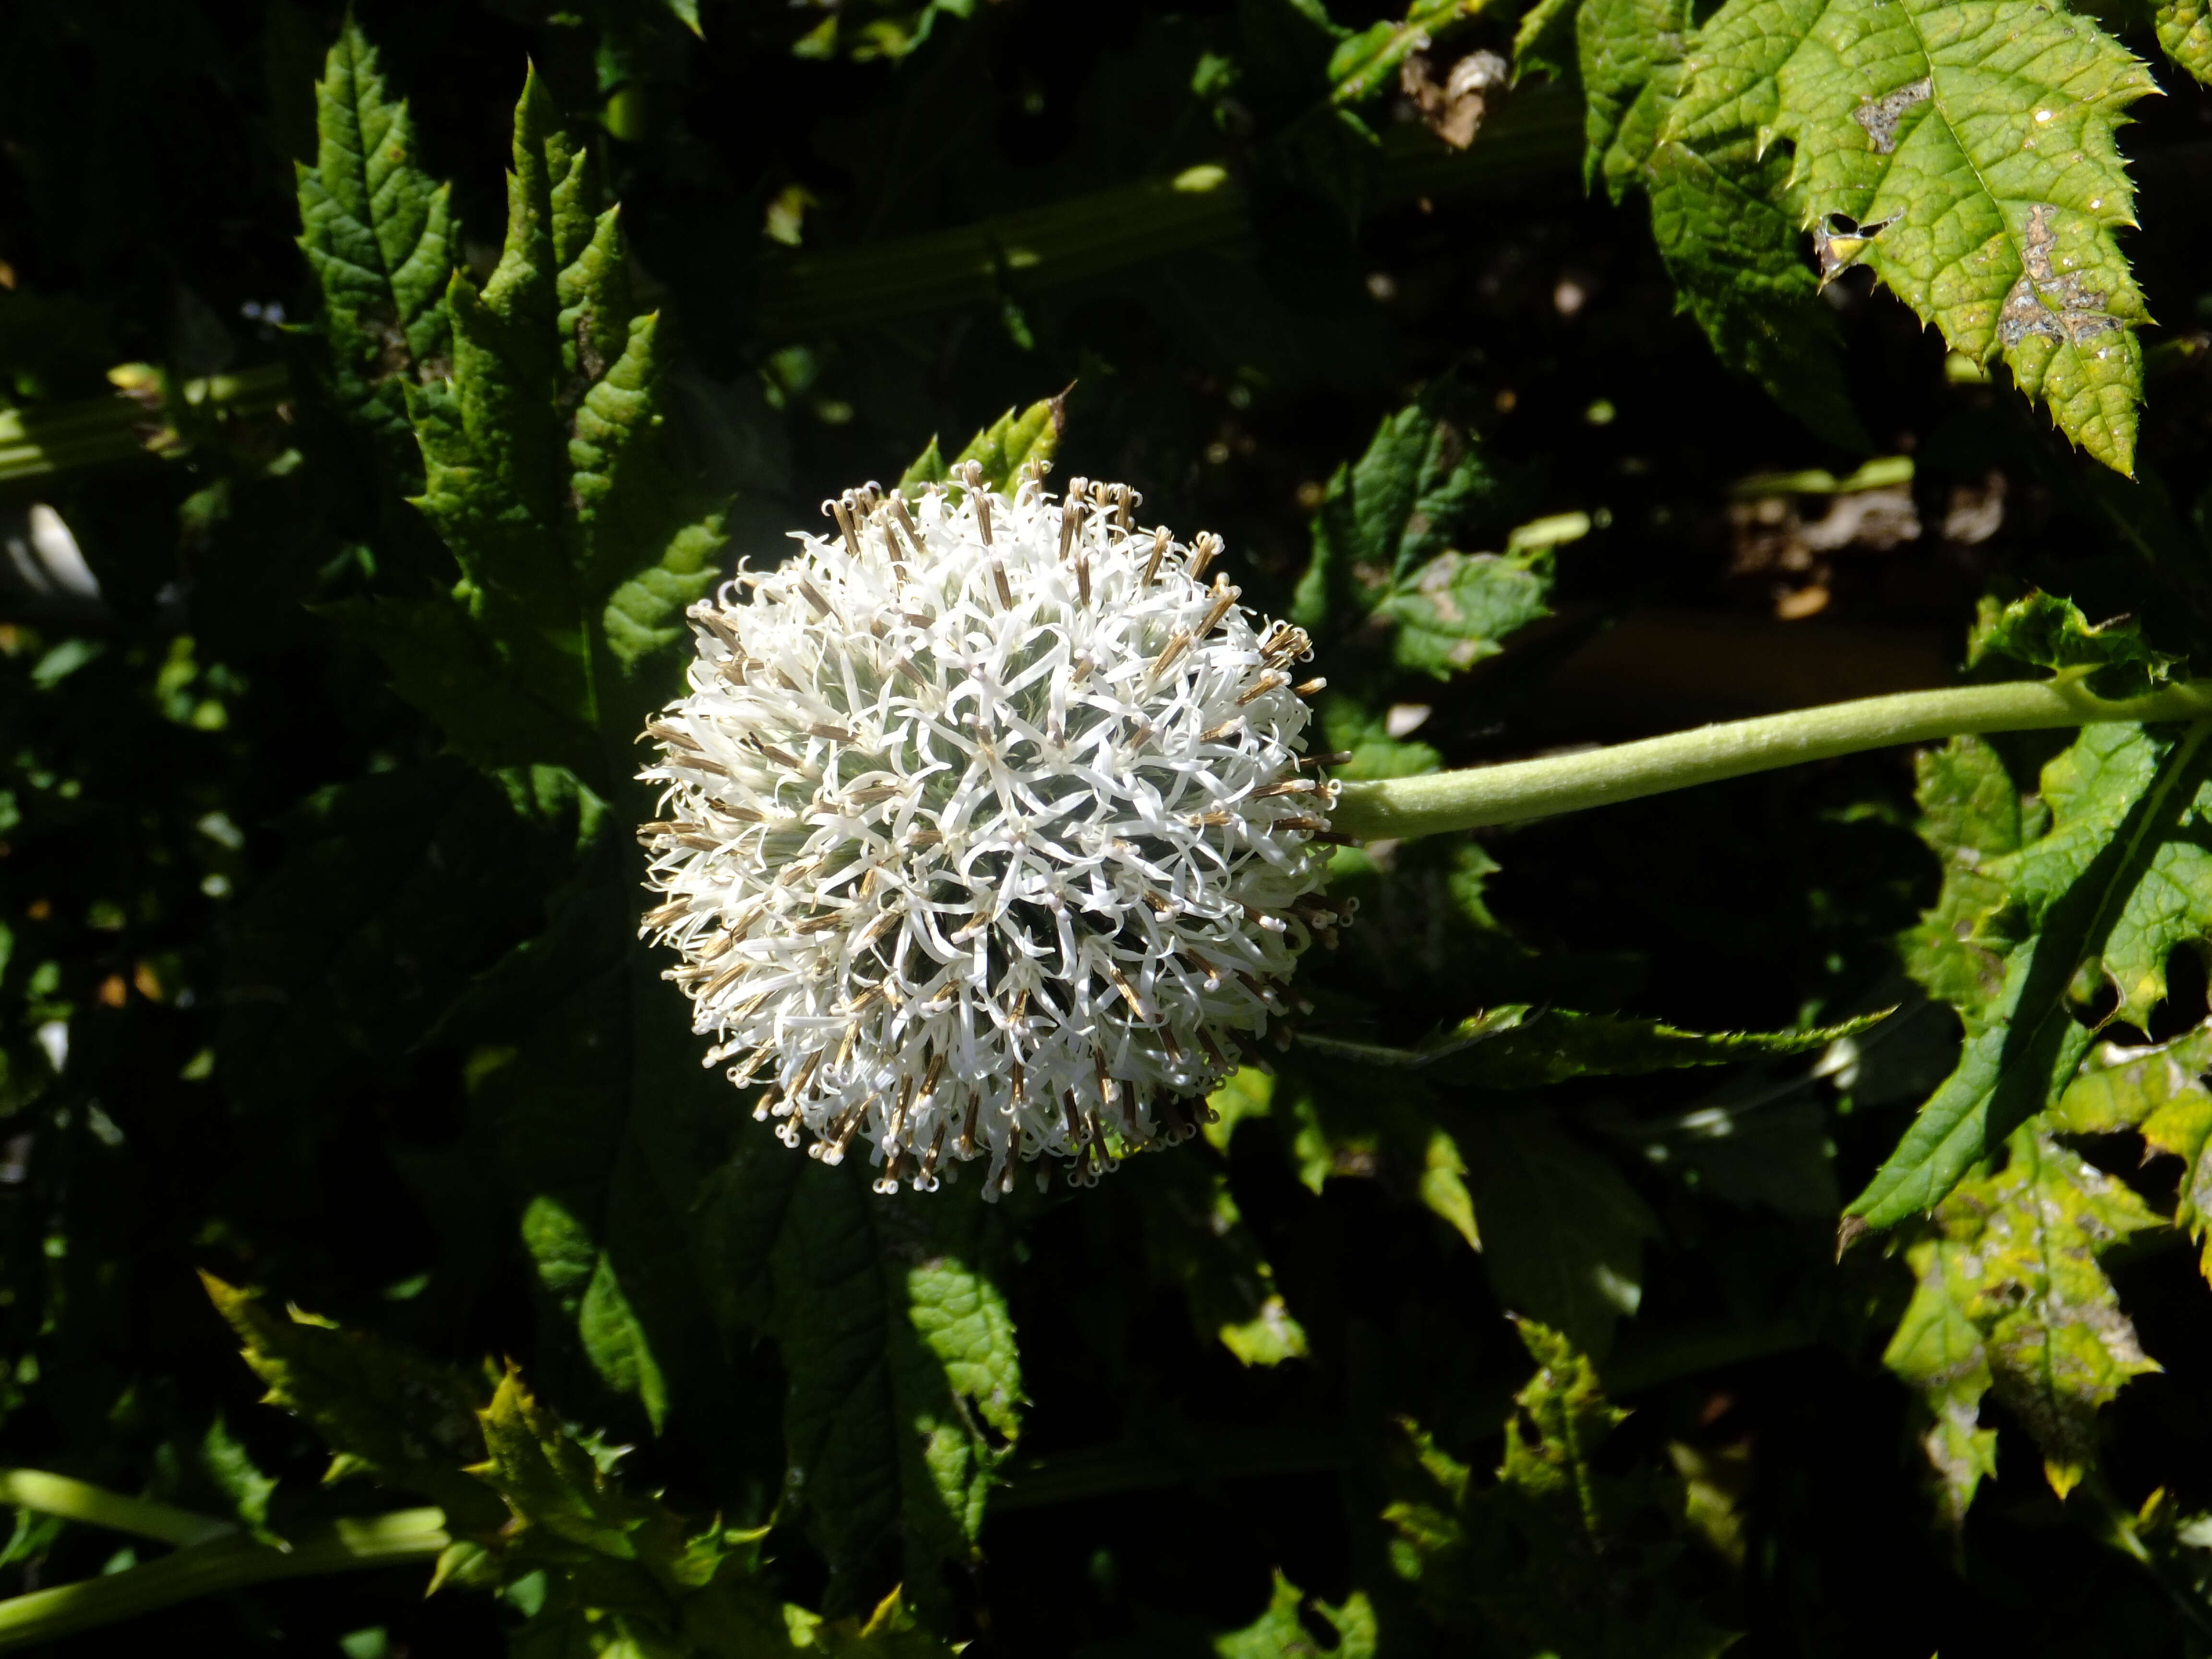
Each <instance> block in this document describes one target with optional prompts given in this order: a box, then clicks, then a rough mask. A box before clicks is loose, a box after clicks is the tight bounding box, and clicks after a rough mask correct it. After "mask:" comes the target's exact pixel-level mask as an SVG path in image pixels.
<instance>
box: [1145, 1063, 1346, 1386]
mask: <svg viewBox="0 0 2212 1659" xmlns="http://www.w3.org/2000/svg"><path fill="white" fill-rule="evenodd" d="M1217 1098H1218V1093H1217ZM1122 1184H1123V1186H1124V1188H1127V1190H1129V1191H1131V1192H1132V1193H1133V1194H1134V1196H1135V1198H1136V1200H1137V1206H1138V1210H1139V1214H1140V1215H1141V1216H1142V1217H1143V1226H1144V1237H1145V1251H1146V1255H1147V1256H1148V1257H1149V1258H1150V1260H1151V1262H1152V1271H1153V1273H1155V1274H1156V1275H1157V1276H1158V1278H1159V1279H1162V1280H1164V1282H1166V1283H1169V1284H1171V1285H1176V1286H1177V1287H1179V1288H1180V1289H1181V1290H1182V1294H1183V1299H1184V1301H1185V1303H1186V1304H1188V1307H1189V1309H1190V1317H1191V1323H1192V1325H1193V1326H1194V1328H1196V1330H1197V1333H1198V1335H1199V1337H1200V1340H1202V1341H1207V1342H1213V1341H1218V1342H1219V1343H1220V1344H1221V1345H1222V1346H1224V1347H1225V1348H1227V1349H1228V1350H1229V1352H1231V1353H1232V1354H1234V1355H1236V1356H1237V1360H1238V1362H1239V1363H1240V1364H1246V1365H1279V1364H1282V1363H1283V1362H1284V1361H1285V1360H1286V1359H1300V1358H1304V1357H1305V1354H1306V1334H1305V1330H1304V1327H1302V1326H1301V1325H1300V1324H1299V1323H1298V1322H1297V1320H1296V1319H1294V1318H1292V1317H1291V1311H1290V1309H1289V1308H1288V1307H1287V1306H1286V1305H1285V1303H1284V1301H1283V1297H1282V1292H1281V1291H1279V1290H1277V1289H1276V1288H1275V1270H1274V1269H1273V1267H1270V1266H1269V1265H1268V1263H1267V1258H1266V1257H1265V1256H1264V1255H1261V1252H1260V1247H1259V1243H1258V1242H1257V1241H1256V1240H1255V1238H1254V1237H1253V1236H1252V1234H1251V1233H1250V1232H1249V1231H1248V1230H1247V1229H1246V1227H1245V1226H1244V1218H1243V1213H1242V1212H1240V1211H1239V1210H1238V1209H1237V1200H1236V1199H1235V1198H1233V1197H1231V1194H1230V1191H1229V1180H1228V1176H1227V1175H1226V1174H1225V1172H1224V1171H1223V1170H1221V1169H1220V1167H1219V1166H1218V1165H1217V1164H1213V1163H1212V1162H1211V1161H1210V1160H1207V1159H1204V1158H1200V1156H1198V1155H1197V1154H1196V1153H1188V1154H1185V1155H1183V1156H1182V1157H1177V1158H1139V1159H1136V1160H1134V1161H1133V1163H1132V1164H1129V1165H1128V1166H1127V1168H1126V1169H1125V1170H1124V1172H1123V1176H1122Z"/></svg>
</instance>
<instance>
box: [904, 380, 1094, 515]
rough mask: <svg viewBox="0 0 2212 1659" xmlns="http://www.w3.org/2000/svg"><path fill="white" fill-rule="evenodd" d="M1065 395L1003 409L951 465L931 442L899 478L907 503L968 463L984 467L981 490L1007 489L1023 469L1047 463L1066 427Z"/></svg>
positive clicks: (942, 481) (1016, 479)
mask: <svg viewBox="0 0 2212 1659" xmlns="http://www.w3.org/2000/svg"><path fill="white" fill-rule="evenodd" d="M1066 395H1067V394H1066V393H1065V392H1062V393H1061V394H1060V396H1059V397H1057V398H1040V399H1039V400H1038V401H1037V402H1036V403H1033V404H1030V406H1029V407H1028V408H1027V409H1024V410H1012V409H1010V410H1007V411H1006V413H1005V414H1003V415H1001V416H999V418H998V419H997V420H995V421H994V422H991V424H990V425H988V426H987V427H985V428H983V429H982V430H981V432H979V433H977V434H976V435H975V436H974V437H972V438H970V439H969V441H968V443H967V447H965V448H963V449H962V450H961V452H960V453H958V454H957V455H955V456H954V457H953V458H952V459H951V461H950V462H948V461H946V460H945V455H944V452H943V451H941V450H940V449H939V448H938V447H937V440H936V439H935V438H932V439H931V440H930V441H929V447H927V448H926V449H924V450H923V451H922V452H921V454H920V455H918V456H916V457H915V462H914V465H911V466H909V467H908V468H907V470H906V471H904V472H902V473H901V474H900V475H899V488H900V489H902V490H903V491H904V492H905V493H906V495H908V498H909V499H911V498H912V497H914V496H915V495H919V494H920V493H921V489H922V486H924V485H925V484H933V483H951V482H952V481H953V478H954V473H955V471H956V470H957V469H958V468H960V467H963V466H964V465H966V464H967V463H969V461H973V462H975V465H978V466H980V467H981V468H982V469H983V484H984V487H985V488H986V489H995V490H999V491H1000V492H1002V493H1004V492H1007V491H1011V490H1012V489H1013V487H1014V485H1015V484H1016V483H1017V482H1018V481H1019V479H1020V477H1021V473H1022V469H1023V468H1024V466H1027V465H1029V464H1030V462H1031V461H1049V460H1050V459H1052V457H1053V453H1054V451H1055V450H1057V449H1058V448H1059V447H1060V434H1061V433H1062V432H1064V431H1065V430H1066V427H1067V409H1066Z"/></svg>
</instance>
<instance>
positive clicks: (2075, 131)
mask: <svg viewBox="0 0 2212 1659" xmlns="http://www.w3.org/2000/svg"><path fill="white" fill-rule="evenodd" d="M2155 90H2157V88H2156V85H2155V83H2154V82H2153V81H2152V80H2151V78H2150V74H2149V71H2148V70H2147V69H2146V68H2145V67H2144V66H2143V64H2142V63H2141V62H2140V61H2139V60H2138V59H2137V58H2135V57H2134V56H2133V54H2131V53H2130V52H2127V51H2126V50H2125V49H2124V47H2122V46H2120V45H2119V44H2118V42H2117V41H2115V40H2112V38H2111V37H2110V36H2108V35H2107V34H2106V33H2104V32H2103V31H2102V30H2101V29H2100V28H2099V27H2097V26H2096V25H2095V24H2094V23H2093V22H2091V21H2089V20H2088V19H2087V18H2085V17H2075V16H2072V15H2069V14H2068V13H2066V12H2064V11H2062V10H2058V9H2053V8H2051V7H2049V6H2045V5H2041V4H2039V3H2036V0H1996V3H1976V4H1969V3H1961V0H1728V3H1727V4H1725V5H1723V7H1722V8H1721V9H1720V10H1719V11H1718V12H1717V13H1716V14H1714V15H1713V16H1712V18H1711V20H1710V21H1708V22H1707V23H1706V25H1705V27H1704V29H1703V30H1702V31H1700V33H1699V39H1698V41H1697V45H1696V46H1695V48H1694V50H1693V51H1692V52H1691V54H1690V56H1689V58H1688V61H1687V64H1686V69H1685V89H1684V96H1683V100H1682V104H1681V106H1680V107H1679V108H1678V109H1677V111H1676V112H1675V115H1674V130H1675V131H1688V130H1691V129H1692V128H1694V127H1695V126H1696V125H1698V124H1699V123H1700V122H1707V121H1713V120H1725V121H1729V122H1731V123H1732V124H1737V125H1753V126H1754V127H1755V128H1756V129H1757V131H1759V135H1760V141H1761V143H1762V145H1764V143H1765V142H1766V141H1767V140H1768V139H1769V138H1778V139H1784V140H1787V141H1789V142H1790V143H1791V144H1792V145H1794V146H1795V150H1796V155H1795V161H1794V165H1793V167H1792V169H1791V173H1790V190H1791V191H1792V195H1793V199H1794V200H1795V201H1796V204H1797V209H1798V213H1799V216H1800V221H1801V222H1802V223H1804V224H1806V225H1808V226H1811V227H1813V228H1814V245H1815V250H1816V252H1818V254H1819V255H1820V263H1821V265H1822V267H1823V270H1824V271H1826V272H1831V273H1832V271H1834V270H1839V269H1841V268H1842V267H1843V266H1844V265H1845V264H1854V263H1856V264H1865V265H1867V266H1868V267H1869V268H1870V269H1871V270H1873V271H1874V272H1875V275H1876V276H1879V277H1880V278H1881V281H1882V282H1883V283H1886V284H1887V285H1888V286H1889V287H1890V288H1891V289H1893V291H1895V292H1896V294H1897V295H1899V298H1901V299H1903V300H1904V301H1905V303H1906V304H1907V305H1909V306H1911V307H1912V308H1913V310H1914V311H1915V312H1916V313H1918V314H1919V315H1920V317H1921V318H1922V319H1923V320H1925V321H1928V322H1931V323H1934V324H1935V325H1937V326H1938V327H1939V328H1940V329H1941V330H1942V333H1943V337H1944V338H1945V339H1946V340H1948V342H1949V343H1950V344H1951V346H1952V349H1954V350H1956V351H1959V352H1960V353H1962V354H1963V355H1965V356H1968V357H1971V358H1972V359H1974V360H1976V361H1978V362H1985V361H1988V360H1989V359H1991V358H1994V357H1997V356H2002V358H2003V359H2004V360H2005V362H2006V363H2007V365H2008V367H2009V368H2011V370H2012V374H2013V378H2014V380H2015V381H2016V382H2018V384H2019V385H2020V386H2021V389H2022V390H2024V391H2025V392H2027V393H2028V394H2029V395H2030V396H2031V397H2037V398H2041V399H2042V400H2043V401H2044V403H2045V404H2047V405H2048V406H2049V408H2050V410H2051V415H2052V417H2053V418H2054V419H2055V420H2056V421H2057V423H2058V426H2059V428H2061V429H2062V430H2063V431H2064V432H2065V433H2066V434H2067V435H2068V436H2069V437H2070V438H2072V439H2073V440H2074V441H2075V442H2077V443H2079V444H2081V446H2082V447H2084V448H2086V449H2087V450H2088V451H2089V453H2091V454H2093V455H2094V456H2095V457H2096V458H2097V459H2100V460H2101V461H2103V462H2105V463H2106V465H2109V466H2111V467H2112V468H2114V469H2115V470H2117V471H2121V472H2131V471H2133V470H2134V466H2135V441H2136V405H2137V404H2138V403H2139V402H2140V400H2141V398H2142V348H2141V346H2140V345H2139V344H2138V343H2137V342H2136V336H2135V332H2134V330H2135V328H2136V325H2139V324H2142V323H2145V322H2148V320H2149V313H2148V312H2147V311H2146V310H2145V309H2144V307H2143V301H2142V294H2141V292H2140V291H2139V290H2138V289H2137V288H2136V283H2135V278H2134V276H2132V275H2131V274H2130V271H2129V270H2128V266H2127V262H2126V260H2125V259H2124V258H2123V257H2122V255H2121V253H2120V251H2119V246H2118V243H2117V242H2116V241H2115V240H2114V233H2115V232H2116V231H2118V229H2119V228H2122V227H2124V226H2126V225H2129V224H2130V223H2132V222H2133V212H2134V199H2135V198H2134V187H2133V186H2132V185H2130V183H2129V180H2128V176H2127V173H2126V170H2125V168H2124V166H2123V164H2122V162H2121V161H2120V156H2119V152H2118V148H2117V147H2116V144H2115V142H2114V134H2115V132H2116V131H2117V129H2118V126H2119V125H2120V123H2121V122H2122V120H2123V119H2124V112H2125V111H2126V109H2127V106H2129V105H2130V104H2131V103H2133V102H2134V101H2135V100H2136V99H2138V98H2141V97H2143V96H2145V95H2147V94H2150V93H2152V92H2154V91H2155Z"/></svg>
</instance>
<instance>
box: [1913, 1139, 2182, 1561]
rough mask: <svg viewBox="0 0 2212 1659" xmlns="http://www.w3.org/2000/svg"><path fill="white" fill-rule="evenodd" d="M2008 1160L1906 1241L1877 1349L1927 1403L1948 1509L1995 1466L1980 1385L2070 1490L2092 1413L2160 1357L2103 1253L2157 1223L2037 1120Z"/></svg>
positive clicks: (2084, 1466) (2056, 1481)
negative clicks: (1895, 1301) (1906, 1280)
mask: <svg viewBox="0 0 2212 1659" xmlns="http://www.w3.org/2000/svg"><path fill="white" fill-rule="evenodd" d="M2158 1221H2159V1218H2158V1217H2157V1216H2155V1215H2154V1214H2153V1213H2152V1212H2151V1211H2150V1210H2149V1208H2148V1206H2146V1205H2145V1204H2144V1203H2143V1201H2142V1200H2141V1199H2139V1198H2137V1197H2136V1195H2135V1194H2134V1193H2133V1192H2132V1191H2130V1189H2129V1188H2127V1187H2125V1186H2124V1185H2123V1184H2122V1183H2120V1182H2118V1181H2115V1180H2114V1179H2112V1176H2108V1175H2106V1174H2105V1173H2103V1172H2102V1171H2101V1170H2097V1169H2094V1168H2093V1167H2092V1166H2091V1165H2090V1164H2087V1162H2085V1161H2084V1160H2083V1159H2082V1158H2081V1156H2080V1155H2079V1154H2078V1153H2075V1152H2069V1150H2068V1149H2066V1148H2065V1147H2063V1146H2060V1145H2059V1144H2058V1143H2057V1141H2055V1140H2053V1139H2051V1138H2050V1136H2049V1135H2048V1134H2046V1133H2043V1132H2042V1131H2041V1130H2040V1129H2039V1128H2037V1127H2029V1128H2025V1129H2022V1130H2021V1132H2020V1133H2017V1134H2015V1136H2014V1137H2013V1138H2012V1140H2011V1142H2010V1144H2009V1147H2008V1160H2007V1162H2006V1164H2005V1167H2004V1168H2003V1169H2002V1170H2000V1171H1999V1172H1997V1173H1996V1174H1995V1175H1992V1176H1980V1177H1978V1178H1976V1179H1974V1180H1972V1181H1968V1182H1963V1183H1961V1184H1960V1187H1959V1188H1958V1189H1957V1190H1956V1191H1955V1192H1954V1193H1953V1194H1951V1196H1950V1197H1948V1199H1946V1200H1944V1201H1943V1202H1942V1205H1941V1206H1938V1207H1937V1209H1936V1214H1935V1218H1934V1224H1933V1226H1932V1228H1931V1230H1930V1236H1929V1237H1926V1238H1923V1239H1922V1240H1921V1241H1920V1242H1919V1243H1916V1244H1914V1245H1913V1246H1912V1247H1911V1249H1910V1250H1909V1251H1908V1252H1907V1253H1906V1260H1907V1261H1909V1262H1910V1263H1911V1267H1912V1270H1913V1274H1914V1277H1915V1279H1916V1280H1917V1284H1916V1285H1915V1287H1914V1291H1913V1296H1912V1301H1911V1304H1910V1305H1909V1306H1908V1307H1907V1309H1906V1310H1905V1318H1904V1320H1903V1321H1902V1322H1900V1323H1899V1326H1898V1328H1897V1332H1896V1334H1895V1335H1894V1336H1893V1337H1892V1338H1891V1340H1890V1344H1889V1347H1888V1349H1887V1352H1885V1353H1884V1354H1883V1356H1882V1360H1883V1363H1884V1364H1887V1366H1888V1367H1889V1368H1890V1370H1893V1371H1894V1372H1896V1373H1897V1374H1898V1375H1899V1376H1902V1377H1903V1378H1905V1381H1906V1382H1908V1383H1911V1384H1912V1385H1913V1386H1914V1387H1915V1388H1916V1389H1918V1390H1919V1391H1920V1393H1921V1395H1922V1398H1923V1401H1925V1402H1926V1404H1927V1406H1928V1407H1929V1411H1930V1412H1931V1413H1932V1414H1933V1415H1934V1418H1935V1425H1934V1427H1933V1428H1932V1429H1931V1430H1930V1431H1929V1433H1928V1436H1927V1437H1926V1440H1925V1445H1926V1447H1927V1449H1928V1454H1929V1460H1930V1461H1931V1462H1933V1463H1934V1464H1935V1465H1936V1470H1937V1473H1938V1474H1939V1476H1940V1478H1941V1482H1942V1490H1943V1494H1944V1499H1945V1505H1946V1508H1947V1510H1948V1512H1949V1514H1950V1516H1951V1517H1952V1519H1953V1521H1954V1522H1956V1521H1958V1520H1959V1519H1960V1518H1962V1517H1963V1516H1965V1514H1966V1508H1967V1506H1968V1505H1969V1504H1971V1503H1972V1501H1973V1496H1974V1489H1975V1486H1977V1484H1978V1482H1979V1481H1980V1480H1981V1478H1982V1477H1983V1476H1984V1475H1985V1474H1991V1473H1993V1472H1994V1471H1995V1469H1996V1447H1995V1437H1994V1436H1993V1434H1992V1433H1991V1432H1990V1431H1988V1430H1986V1429H1983V1428H1981V1427H1980V1426H1979V1425H1978V1407H1979V1405H1980V1401H1981V1399H1982V1396H1983V1395H1984V1393H1987V1392H1991V1391H1994V1392H1995V1394H1996V1396H1997V1398H1998V1399H1999V1400H2001V1401H2003V1402H2004V1404H2005V1406H2006V1407H2008V1409H2009V1410H2010V1411H2011V1412H2012V1413H2014V1415H2015V1416H2016V1417H2017V1418H2019V1419H2020V1420H2021V1422H2022V1423H2024V1424H2025V1425H2027V1430H2028V1431H2029V1432H2030V1433H2031V1434H2033V1436H2034V1437H2035V1439H2036V1443H2038V1445H2039V1446H2040V1447H2041V1448H2042V1449H2043V1454H2044V1470H2045V1474H2046V1475H2047V1477H2048V1478H2049V1480H2050V1481H2051V1487H2052V1489H2053V1490H2054V1491H2056V1492H2057V1493H2058V1495H2059V1496H2060V1497H2062V1498H2063V1497H2064V1496H2065V1495H2066V1493H2067V1492H2069V1491H2070V1490H2071V1489H2072V1488H2073V1486H2075V1483H2076V1482H2078V1481H2079V1480H2081V1477H2082V1475H2083V1474H2086V1473H2087V1470H2088V1468H2090V1466H2091V1465H2092V1464H2093V1462H2094V1461H2095V1455H2096V1431H2095V1418H2096V1413H2097V1412H2098V1410H2099V1409H2100V1407H2103V1406H2105V1405H2106V1404H2107V1403H2108V1402H2109V1401H2111V1400H2112V1397H2113V1396H2114V1395H2117V1394H2118V1392H2119V1391H2120V1389H2121V1388H2122V1387H2123V1386H2124V1384H2125V1383H2127V1381H2128V1379H2129V1378H2130V1377H2131V1376H2140V1375H2142V1373H2143V1372H2145V1371H2154V1370H2158V1364H2157V1363H2156V1362H2155V1361H2154V1360H2152V1359H2150V1358H2148V1357H2147V1356H2146V1355H2145V1354H2144V1353H2143V1351H2142V1344H2141V1343H2140V1342H2138V1341H2137V1340H2136V1332H2135V1327H2134V1325H2133V1324H2131V1323H2130V1322H2129V1319H2128V1316H2126V1314H2124V1313H2123V1312H2122V1311H2121V1310H2120V1305H2119V1299H2118V1297H2117V1296H2116V1295H2115V1294H2114V1293H2113V1291H2112V1283H2111V1281H2110V1280H2109V1279H2106V1277H2105V1272H2104V1269H2103V1268H2102V1267H2100V1266H2099V1265H2098V1258H2099V1257H2100V1255H2103V1253H2104V1252H2105V1251H2106V1250H2107V1249H2110V1248H2111V1247H2112V1245H2113V1244H2115V1243H2118V1241H2119V1240H2121V1239H2123V1238H2124V1237H2127V1236H2128V1235H2129V1234H2130V1233H2132V1232H2137V1231H2141V1230H2142V1229H2143V1228H2145V1227H2153V1226H2156V1225H2158Z"/></svg>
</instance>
